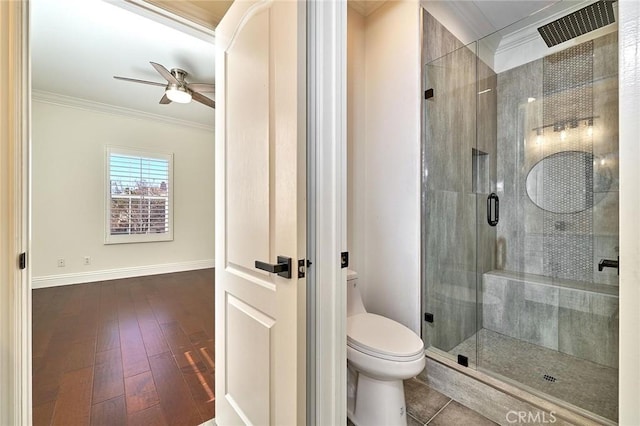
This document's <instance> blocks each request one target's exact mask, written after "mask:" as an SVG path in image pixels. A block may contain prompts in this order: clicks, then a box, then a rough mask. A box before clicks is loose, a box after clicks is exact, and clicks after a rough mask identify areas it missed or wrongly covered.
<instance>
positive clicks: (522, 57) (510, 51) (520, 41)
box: [494, 0, 618, 73]
mask: <svg viewBox="0 0 640 426" xmlns="http://www.w3.org/2000/svg"><path fill="white" fill-rule="evenodd" d="M589 3H591V1H589V0H583V1H580V2H578V3H576V4H573V5H572V6H570V7H568V8H566V9H562V10H559V11H557V12H554V13H552V14H550V15H547V16H546V17H544V18H540V19H537V20H535V21H534V22H531V23H529V24H527V25H526V26H524V27H522V28H519V29H517V30H515V31H513V32H511V33H508V34H505V35H504V36H503V37H502V39H501V40H500V44H499V46H498V48H497V49H496V50H495V55H494V64H495V67H494V71H495V72H496V73H501V72H504V71H507V70H509V69H512V68H515V67H517V66H520V65H524V64H526V63H529V62H531V61H535V60H537V59H540V58H543V57H545V56H548V55H551V54H553V53H556V52H559V51H561V50H564V49H566V48H567V47H570V46H574V45H577V44H580V43H584V42H585V41H588V40H592V39H594V38H597V37H602V36H604V35H606V34H608V33H610V32H613V31H615V30H616V29H617V28H618V23H617V22H616V23H614V24H611V25H607V26H605V27H603V28H600V29H597V30H595V31H591V32H589V33H586V34H583V35H581V36H578V37H576V38H574V39H571V40H568V41H566V42H564V43H561V44H558V45H556V46H553V47H548V46H547V45H546V43H544V41H543V40H542V37H540V34H539V33H538V28H539V27H541V26H542V25H545V24H548V23H549V22H552V21H555V20H556V19H559V18H561V17H563V16H566V15H568V14H571V13H573V12H575V11H577V10H580V9H582V8H583V7H585V6H586V5H588V4H589ZM614 11H616V12H615V13H616V15H617V2H616V3H614Z"/></svg>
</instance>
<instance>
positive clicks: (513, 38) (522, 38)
mask: <svg viewBox="0 0 640 426" xmlns="http://www.w3.org/2000/svg"><path fill="white" fill-rule="evenodd" d="M589 3H591V1H589V0H584V1H582V2H580V3H576V4H575V5H573V6H571V7H568V8H566V9H563V10H561V11H558V12H555V13H553V14H552V15H549V16H546V17H544V18H541V19H538V20H536V21H534V22H532V23H530V24H528V25H527V26H526V27H523V28H520V29H518V30H516V31H514V32H512V33H509V34H506V35H505V36H504V37H503V39H502V41H501V42H500V46H499V47H498V49H497V50H496V54H499V53H502V52H504V51H508V50H511V49H517V48H519V47H520V46H522V45H525V44H528V43H531V42H532V41H533V40H535V39H537V38H538V37H540V35H539V34H538V28H539V27H541V26H543V25H545V24H548V23H549V22H553V21H555V20H556V19H559V18H561V17H563V16H566V15H569V14H571V13H573V12H575V11H576V10H580V9H582V8H583V7H585V6H586V5H587V4H589Z"/></svg>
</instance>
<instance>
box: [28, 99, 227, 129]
mask: <svg viewBox="0 0 640 426" xmlns="http://www.w3.org/2000/svg"><path fill="white" fill-rule="evenodd" d="M31 96H32V99H33V100H34V101H37V102H43V103H47V104H51V105H58V106H64V107H70V108H76V109H81V110H85V111H94V112H95V111H97V112H101V113H106V114H112V115H119V116H126V117H128V118H137V119H141V120H153V121H158V122H162V123H165V124H174V125H178V126H185V127H192V128H195V129H200V130H207V131H211V132H212V131H213V130H214V126H213V124H212V125H206V124H201V123H196V122H194V121H188V120H181V119H179V118H173V117H168V116H165V115H159V114H152V113H149V112H144V111H140V110H136V109H131V108H125V107H121V106H116V105H109V104H104V103H101V102H96V101H90V100H88V99H81V98H75V97H73V96H67V95H61V94H59V93H52V92H47V91H43V90H33V91H32V92H31Z"/></svg>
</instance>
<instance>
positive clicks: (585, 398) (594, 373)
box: [449, 329, 618, 421]
mask: <svg viewBox="0 0 640 426" xmlns="http://www.w3.org/2000/svg"><path fill="white" fill-rule="evenodd" d="M477 334H478V340H477V343H476V335H473V336H471V337H470V338H469V339H467V340H465V341H464V342H462V343H461V344H460V345H458V346H456V347H455V348H453V349H452V350H451V351H449V352H450V353H452V354H465V355H467V356H468V357H469V361H470V363H471V360H474V359H476V348H477V349H478V353H477V356H478V358H477V359H478V365H479V366H480V367H481V368H483V369H485V370H488V371H492V372H495V373H498V374H500V375H502V376H504V377H507V378H509V379H511V380H515V381H516V382H518V383H522V384H524V385H526V386H530V387H531V388H534V389H537V390H539V391H542V392H544V393H546V394H548V395H551V396H554V397H556V398H559V399H561V400H564V401H566V402H568V403H570V404H573V405H576V406H578V407H581V408H584V409H586V410H588V411H591V412H592V413H595V414H598V415H600V416H603V417H606V418H608V419H611V420H613V421H617V419H618V370H617V369H615V368H611V367H607V366H604V365H600V364H596V363H593V362H590V361H586V360H584V359H580V358H576V357H574V356H571V355H567V354H565V353H562V352H558V351H554V350H551V349H547V348H544V347H542V346H537V345H533V344H531V343H528V342H524V341H522V340H518V339H514V338H512V337H508V336H505V335H503V334H500V333H496V332H494V331H491V330H487V329H482V330H480V331H479V332H478V333H477ZM545 375H547V376H551V380H545Z"/></svg>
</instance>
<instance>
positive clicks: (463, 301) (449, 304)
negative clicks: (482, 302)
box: [423, 191, 477, 350]
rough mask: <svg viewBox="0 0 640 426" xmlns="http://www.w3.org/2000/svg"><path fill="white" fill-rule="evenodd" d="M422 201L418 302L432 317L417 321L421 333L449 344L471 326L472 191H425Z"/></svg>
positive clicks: (473, 264)
mask: <svg viewBox="0 0 640 426" xmlns="http://www.w3.org/2000/svg"><path fill="white" fill-rule="evenodd" d="M425 205H426V207H425V211H426V219H425V226H426V235H427V241H426V243H425V244H424V248H425V251H426V254H425V257H424V263H423V268H424V270H423V276H424V277H425V293H424V299H423V304H424V306H425V311H426V312H430V313H433V314H434V317H435V322H434V323H432V324H429V323H426V322H423V336H424V337H425V343H426V344H427V346H429V345H432V346H435V347H437V348H439V349H442V350H450V349H451V348H453V347H454V346H456V345H458V344H459V343H460V342H462V341H463V340H465V339H466V338H468V337H469V336H471V335H472V334H473V333H475V332H476V331H477V318H476V306H475V304H476V273H475V269H476V234H475V221H476V196H475V195H474V194H461V193H458V192H451V191H427V192H426V200H425Z"/></svg>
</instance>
